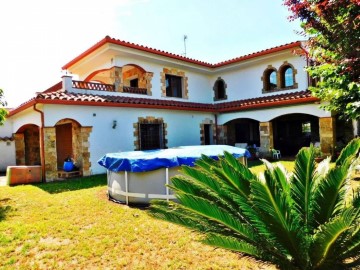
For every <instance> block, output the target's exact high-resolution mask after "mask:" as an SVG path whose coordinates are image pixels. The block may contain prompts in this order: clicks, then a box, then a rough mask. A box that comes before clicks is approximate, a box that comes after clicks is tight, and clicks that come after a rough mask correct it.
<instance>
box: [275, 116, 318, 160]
mask: <svg viewBox="0 0 360 270" xmlns="http://www.w3.org/2000/svg"><path fill="white" fill-rule="evenodd" d="M272 124H273V136H274V148H275V149H278V150H280V151H281V154H282V156H294V155H296V154H297V153H298V151H299V150H300V149H301V148H302V147H304V146H310V143H315V142H320V136H319V118H318V117H316V116H312V115H308V114H300V113H296V114H287V115H283V116H279V117H277V118H275V119H273V120H272Z"/></svg>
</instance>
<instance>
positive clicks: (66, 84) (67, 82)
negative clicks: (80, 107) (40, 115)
mask: <svg viewBox="0 0 360 270" xmlns="http://www.w3.org/2000/svg"><path fill="white" fill-rule="evenodd" d="M62 88H63V89H64V90H65V91H68V92H72V90H73V87H72V76H69V75H64V76H62Z"/></svg>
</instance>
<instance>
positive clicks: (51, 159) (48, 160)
mask: <svg viewBox="0 0 360 270" xmlns="http://www.w3.org/2000/svg"><path fill="white" fill-rule="evenodd" d="M44 146H45V157H44V158H45V177H46V181H47V182H49V181H53V180H55V179H57V154H56V130H55V127H44Z"/></svg>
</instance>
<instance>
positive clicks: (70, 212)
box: [0, 175, 274, 269]
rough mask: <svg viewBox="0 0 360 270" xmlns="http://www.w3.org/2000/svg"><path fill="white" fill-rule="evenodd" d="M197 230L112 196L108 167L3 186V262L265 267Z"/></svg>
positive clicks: (25, 265)
mask: <svg viewBox="0 0 360 270" xmlns="http://www.w3.org/2000/svg"><path fill="white" fill-rule="evenodd" d="M198 237H199V236H198V235H196V234H195V233H193V232H191V231H189V230H187V229H184V228H182V227H179V226H177V225H174V224H170V223H166V222H162V221H159V220H156V219H153V218H152V217H150V216H149V215H148V214H147V211H146V209H141V208H136V207H128V206H125V205H120V204H116V203H113V202H111V201H109V200H108V199H107V196H106V176H105V175H100V176H93V177H88V178H82V179H73V180H71V181H64V182H54V183H47V184H37V185H19V186H14V187H0V269H264V268H262V267H264V266H263V265H261V264H258V263H256V262H255V261H254V260H251V259H249V258H243V257H241V256H239V255H238V254H234V253H232V252H230V251H225V250H221V249H214V248H211V247H208V246H205V245H203V244H200V243H199V242H197V241H196V239H197V238H198ZM270 269H271V268H270ZM273 269H274V268H273Z"/></svg>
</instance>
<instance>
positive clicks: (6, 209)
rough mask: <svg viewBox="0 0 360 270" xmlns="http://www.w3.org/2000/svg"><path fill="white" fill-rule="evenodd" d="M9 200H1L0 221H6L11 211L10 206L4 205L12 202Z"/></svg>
mask: <svg viewBox="0 0 360 270" xmlns="http://www.w3.org/2000/svg"><path fill="white" fill-rule="evenodd" d="M10 200H11V199H9V198H4V199H1V200H0V221H2V220H4V219H5V218H6V214H7V213H8V212H10V211H11V206H10V205H2V204H3V203H6V202H8V201H10Z"/></svg>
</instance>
